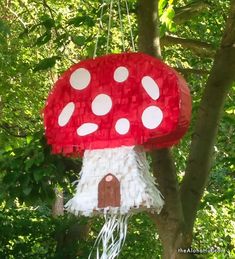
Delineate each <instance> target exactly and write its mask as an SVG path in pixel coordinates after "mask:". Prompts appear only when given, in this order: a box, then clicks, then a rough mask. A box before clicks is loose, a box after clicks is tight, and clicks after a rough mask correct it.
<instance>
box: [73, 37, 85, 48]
mask: <svg viewBox="0 0 235 259" xmlns="http://www.w3.org/2000/svg"><path fill="white" fill-rule="evenodd" d="M71 39H72V42H73V43H74V44H76V45H77V46H83V45H84V44H85V42H86V38H85V37H84V36H71Z"/></svg>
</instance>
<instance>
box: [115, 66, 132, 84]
mask: <svg viewBox="0 0 235 259" xmlns="http://www.w3.org/2000/svg"><path fill="white" fill-rule="evenodd" d="M128 76H129V70H128V69H127V68H126V67H118V68H117V69H116V70H115V72H114V76H113V77H114V80H115V81H116V82H118V83H122V82H124V81H126V80H127V78H128Z"/></svg>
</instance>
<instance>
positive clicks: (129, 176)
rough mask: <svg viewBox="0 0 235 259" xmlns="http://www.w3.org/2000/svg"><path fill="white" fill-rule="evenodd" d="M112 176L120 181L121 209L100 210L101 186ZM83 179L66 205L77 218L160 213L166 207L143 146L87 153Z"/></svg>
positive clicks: (83, 167) (81, 173) (82, 173)
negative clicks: (105, 179) (82, 216)
mask: <svg viewBox="0 0 235 259" xmlns="http://www.w3.org/2000/svg"><path fill="white" fill-rule="evenodd" d="M109 173H111V174H113V175H115V176H116V178H117V179H118V180H119V182H120V194H121V206H120V207H106V208H98V185H99V182H100V181H101V180H102V179H103V177H105V176H106V175H107V174H109ZM80 177H81V178H80V180H79V181H78V184H77V188H76V194H75V196H74V197H73V198H72V199H71V200H69V201H68V202H67V204H66V205H65V208H66V210H68V211H69V212H71V213H73V214H75V215H84V216H92V215H94V214H106V213H110V214H121V215H124V214H127V213H130V212H138V211H146V210H149V211H151V212H157V213H160V212H161V209H162V207H163V205H164V201H163V197H162V195H161V193H160V191H159V190H158V189H157V187H156V186H157V184H156V182H155V179H154V177H153V176H152V175H151V173H150V171H149V165H148V161H147V159H146V154H145V152H144V151H143V150H141V149H140V148H139V147H134V146H132V147H125V146H123V147H119V148H112V149H111V148H109V149H108V148H107V149H98V150H86V151H85V153H84V158H83V166H82V169H81V172H80Z"/></svg>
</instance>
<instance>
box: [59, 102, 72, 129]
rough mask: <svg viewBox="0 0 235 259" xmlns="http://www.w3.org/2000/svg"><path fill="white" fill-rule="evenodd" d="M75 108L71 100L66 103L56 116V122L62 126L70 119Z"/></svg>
mask: <svg viewBox="0 0 235 259" xmlns="http://www.w3.org/2000/svg"><path fill="white" fill-rule="evenodd" d="M74 110H75V104H74V103H73V102H70V103H68V104H67V105H66V106H65V107H64V109H63V110H62V112H61V113H60V115H59V117H58V124H59V125H60V126H61V127H64V126H65V125H66V124H67V123H68V122H69V120H70V119H71V117H72V115H73V113H74Z"/></svg>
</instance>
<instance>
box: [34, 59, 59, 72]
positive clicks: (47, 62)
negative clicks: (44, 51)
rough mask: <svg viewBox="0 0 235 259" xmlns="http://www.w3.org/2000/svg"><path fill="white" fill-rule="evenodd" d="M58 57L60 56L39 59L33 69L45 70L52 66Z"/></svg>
mask: <svg viewBox="0 0 235 259" xmlns="http://www.w3.org/2000/svg"><path fill="white" fill-rule="evenodd" d="M58 59H60V57H58V56H53V57H50V58H45V59H43V60H41V61H40V62H39V63H38V64H37V65H36V66H35V67H34V71H35V72H37V71H41V70H47V69H49V68H52V67H54V66H55V64H56V61H57V60H58Z"/></svg>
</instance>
